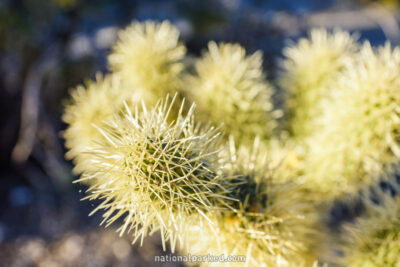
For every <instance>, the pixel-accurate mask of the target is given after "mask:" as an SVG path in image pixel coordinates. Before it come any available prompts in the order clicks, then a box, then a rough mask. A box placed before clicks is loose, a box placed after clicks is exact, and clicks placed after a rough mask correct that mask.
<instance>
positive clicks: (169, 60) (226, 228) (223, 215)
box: [63, 21, 400, 266]
mask: <svg viewBox="0 0 400 267" xmlns="http://www.w3.org/2000/svg"><path fill="white" fill-rule="evenodd" d="M185 53H186V49H185V46H184V45H183V44H182V43H181V42H180V40H179V32H178V30H177V29H176V28H175V27H174V26H172V25H171V24H170V23H169V22H162V23H155V22H151V21H147V22H144V23H139V22H134V23H133V24H132V25H131V26H129V27H127V29H125V30H122V31H120V33H119V39H118V41H117V43H116V44H115V45H114V47H113V49H112V52H111V54H110V56H109V57H108V59H109V65H110V73H109V74H106V75H105V76H104V77H101V76H98V77H97V79H96V81H90V82H87V83H86V85H85V86H78V87H77V88H76V89H75V90H73V91H72V92H71V98H72V100H71V101H70V102H68V103H67V105H66V108H65V113H64V117H63V119H64V121H65V122H66V123H67V124H68V128H67V129H66V131H65V133H64V137H65V139H66V147H67V148H68V149H69V151H68V152H67V155H66V156H67V158H69V159H72V160H73V162H74V163H75V166H76V167H75V170H76V172H77V173H79V174H81V176H80V179H78V180H77V182H82V183H85V184H87V185H88V186H89V188H88V190H87V193H88V195H87V196H86V197H85V199H90V200H95V199H97V200H100V203H99V204H98V206H97V207H96V208H95V209H94V211H93V213H94V212H97V211H99V210H103V211H104V214H103V217H104V220H103V223H104V224H106V225H107V226H108V225H110V224H118V223H122V225H121V226H120V228H119V229H118V231H119V232H120V234H121V235H122V234H124V233H125V232H130V233H132V235H133V241H136V240H140V242H141V243H143V242H144V241H143V239H144V237H146V236H148V235H151V234H153V233H154V232H157V231H158V232H160V234H161V240H162V244H163V248H164V250H165V249H166V244H167V243H168V242H169V245H170V249H171V250H172V251H174V250H175V247H177V249H178V251H181V252H183V253H190V254H192V255H196V254H197V255H207V254H213V255H220V254H225V255H242V256H246V263H243V262H231V263H226V264H227V266H312V265H314V266H317V265H318V264H319V263H318V262H320V263H321V264H323V263H324V262H325V258H324V256H323V255H322V253H321V254H319V253H320V252H321V251H322V249H321V248H319V247H318V246H321V245H320V244H319V242H321V240H322V239H323V237H327V238H329V234H326V235H325V234H324V233H321V229H325V228H324V226H323V225H322V224H323V219H321V217H323V216H325V215H324V214H320V213H319V212H320V209H318V207H319V206H320V204H321V203H324V202H327V201H332V200H334V199H335V198H336V197H338V196H341V195H342V194H344V193H355V192H357V191H359V190H360V189H361V188H364V187H366V186H368V185H370V184H374V183H378V182H379V181H380V180H379V179H380V177H397V176H396V175H397V173H398V172H397V171H396V170H397V168H396V164H397V162H398V158H399V156H400V149H399V147H398V146H399V144H398V143H399V136H398V135H399V131H400V127H399V125H400V124H399V123H400V118H399V112H400V108H399V104H398V103H399V100H400V92H399V89H400V80H399V77H400V67H399V66H400V51H399V50H398V48H394V49H392V48H391V47H390V45H389V44H387V45H386V46H384V47H380V48H378V49H376V50H375V49H373V48H372V47H371V46H370V45H369V43H365V44H364V45H360V44H359V43H358V42H357V39H356V37H355V36H354V35H351V34H349V33H347V32H344V31H339V30H336V31H334V32H333V33H329V32H327V31H326V30H323V29H318V30H312V31H311V33H310V38H309V39H305V38H303V39H300V41H299V43H298V44H295V45H292V46H290V47H288V48H286V49H285V50H284V56H285V59H284V60H283V62H282V66H283V69H282V72H281V73H280V77H279V79H278V85H276V86H274V85H272V83H270V82H269V81H267V80H266V75H265V73H264V72H263V69H262V54H261V52H255V53H254V54H250V55H247V54H246V51H245V49H244V48H243V47H242V46H240V45H239V44H229V43H220V44H217V43H215V42H210V43H209V45H208V51H207V52H205V53H204V54H203V55H202V56H201V57H200V58H194V59H191V60H186V59H187V58H186V55H185ZM279 87H282V88H283V89H284V90H285V94H284V95H285V101H284V102H285V105H284V108H283V110H279V109H277V108H276V107H277V106H279V105H276V103H274V100H275V99H274V97H273V96H274V95H275V89H274V88H279ZM171 97H172V100H170V99H171ZM185 101H187V102H189V103H187V104H185ZM279 124H283V125H284V126H282V127H280V126H279ZM377 177H378V178H377ZM392 180H393V178H392ZM392 180H391V181H392ZM393 181H394V180H393ZM397 182H398V181H397ZM393 188H395V187H393ZM381 195H382V196H381V198H380V199H381V202H379V203H375V202H373V201H372V202H371V201H370V200H371V198H372V197H371V195H368V194H364V204H365V206H366V208H365V211H366V214H364V217H363V218H360V219H359V220H358V221H356V222H355V223H354V224H353V225H352V226H351V227H348V228H349V229H350V230H349V233H350V234H348V236H347V239H346V241H345V242H344V244H345V245H343V246H342V247H340V248H339V250H341V251H343V252H344V256H343V257H341V256H337V257H336V258H334V259H329V260H328V261H332V262H333V264H344V266H382V264H384V263H390V264H392V265H390V266H396V264H398V263H397V261H396V260H395V259H394V257H393V255H395V253H397V251H398V248H397V245H396V243H395V242H397V241H398V230H397V228H395V227H392V226H394V225H395V224H396V223H397V222H398V218H397V217H398V214H397V213H398V208H397V206H398V204H397V202H398V201H397V200H396V198H397V196H395V194H392V195H390V196H388V195H387V194H384V193H382V194H381ZM393 197H394V198H393ZM396 201H397V202H396ZM385 227H386V228H385ZM346 229H347V228H346ZM387 229H389V230H387ZM386 230H387V231H386ZM346 231H347V230H346ZM358 231H360V233H361V234H358ZM327 242H328V243H329V241H327ZM360 242H361V243H362V244H361V243H360ZM364 243H365V244H364ZM365 248H368V249H365ZM331 249H333V248H331ZM353 252H354V253H353ZM368 253H371V255H373V256H375V257H376V260H367V259H369V258H370V256H369V255H370V254H368ZM214 264H216V265H218V264H217V263H215V262H214V263H211V262H203V263H202V264H201V266H214ZM367 264H369V265H367Z"/></svg>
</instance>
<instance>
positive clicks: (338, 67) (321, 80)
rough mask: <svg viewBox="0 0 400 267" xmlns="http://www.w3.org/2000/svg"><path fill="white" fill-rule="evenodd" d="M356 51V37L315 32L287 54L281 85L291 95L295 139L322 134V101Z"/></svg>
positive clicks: (290, 120) (290, 114)
mask: <svg viewBox="0 0 400 267" xmlns="http://www.w3.org/2000/svg"><path fill="white" fill-rule="evenodd" d="M356 51H357V42H356V39H355V37H354V36H351V35H350V34H349V33H347V32H344V31H339V30H337V31H335V32H333V33H328V32H327V30H325V29H314V30H312V31H311V32H310V38H302V39H300V40H299V42H298V43H297V44H296V45H294V46H290V47H287V48H285V49H284V50H283V54H284V56H285V59H284V61H283V62H282V67H283V72H282V74H281V77H280V84H281V86H282V87H283V89H284V90H285V93H286V95H287V97H286V109H287V125H286V126H287V128H288V130H289V132H290V133H291V135H292V136H293V137H294V138H296V139H298V140H302V139H303V138H305V137H307V136H309V135H310V134H311V133H313V132H315V131H318V130H319V129H318V127H317V126H316V124H315V118H317V117H318V116H319V114H320V112H321V110H320V107H319V105H320V103H319V101H320V100H321V98H323V97H325V96H326V94H327V93H328V90H327V89H328V88H327V86H328V85H329V84H330V83H331V82H332V81H334V78H336V76H337V75H338V73H340V72H341V71H342V70H343V67H344V65H345V63H346V61H348V60H351V59H352V58H353V56H354V54H355V52H356Z"/></svg>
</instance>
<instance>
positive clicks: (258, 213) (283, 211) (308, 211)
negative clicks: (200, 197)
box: [186, 144, 316, 266]
mask: <svg viewBox="0 0 400 267" xmlns="http://www.w3.org/2000/svg"><path fill="white" fill-rule="evenodd" d="M256 146H257V144H256ZM230 147H231V157H232V158H231V164H232V166H228V169H229V170H231V171H232V172H233V174H234V175H235V176H238V177H244V178H245V181H246V183H242V184H241V185H240V186H238V187H237V188H236V189H235V190H234V191H232V196H233V197H235V198H236V199H238V200H239V202H235V204H236V205H233V207H232V210H231V211H224V212H223V213H222V214H220V216H218V217H217V216H211V218H212V220H213V221H214V222H215V223H214V225H215V226H214V227H210V226H207V225H203V226H199V225H196V226H192V227H190V228H189V229H188V234H186V237H187V239H188V247H187V252H189V253H191V254H200V255H204V254H205V255H207V254H208V253H209V254H211V255H221V254H224V255H236V256H238V255H240V256H245V257H246V262H229V263H226V265H225V266H311V265H312V263H313V262H314V261H315V258H314V257H313V254H312V253H311V252H310V250H309V249H310V247H311V244H312V242H313V240H314V236H315V233H314V229H313V225H314V223H315V219H316V217H315V213H314V211H313V209H312V207H311V205H310V204H309V203H307V201H306V200H305V198H304V195H303V194H302V191H301V190H299V188H298V187H297V186H296V185H295V184H293V183H288V182H285V181H280V180H279V178H278V177H274V174H273V170H271V169H269V164H268V160H267V157H265V155H263V154H262V153H260V154H258V153H257V152H249V150H248V149H246V148H245V147H240V148H239V150H235V146H234V145H231V146H230ZM232 153H233V154H232ZM213 264H214V265H213ZM202 266H218V263H203V265H202Z"/></svg>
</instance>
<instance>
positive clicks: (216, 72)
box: [188, 42, 279, 144]
mask: <svg viewBox="0 0 400 267" xmlns="http://www.w3.org/2000/svg"><path fill="white" fill-rule="evenodd" d="M195 70H196V71H195V75H192V76H190V77H189V78H188V81H189V87H188V94H189V95H190V96H191V99H192V101H193V102H195V103H196V104H197V105H198V118H199V119H200V120H203V121H207V122H208V121H211V122H212V123H214V124H215V125H220V124H222V129H223V130H224V131H225V133H226V134H227V135H232V136H233V137H234V138H235V140H236V142H238V143H244V144H251V143H252V142H253V139H254V138H255V137H256V136H259V137H261V138H262V139H268V138H270V137H271V135H272V132H273V130H274V128H275V126H276V122H275V119H276V117H277V115H279V112H277V111H275V112H273V104H272V100H271V97H272V94H273V89H272V86H271V85H270V84H269V83H268V82H267V81H266V79H265V78H266V77H265V74H264V73H263V71H262V53H261V52H260V51H258V52H255V53H254V54H251V55H246V51H245V49H244V48H243V47H242V46H240V45H239V44H229V43H221V44H216V43H215V42H210V43H209V45H208V51H207V52H206V53H204V54H203V56H202V58H200V59H199V60H198V61H197V62H196V64H195Z"/></svg>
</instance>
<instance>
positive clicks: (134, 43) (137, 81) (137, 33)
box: [108, 21, 186, 105]
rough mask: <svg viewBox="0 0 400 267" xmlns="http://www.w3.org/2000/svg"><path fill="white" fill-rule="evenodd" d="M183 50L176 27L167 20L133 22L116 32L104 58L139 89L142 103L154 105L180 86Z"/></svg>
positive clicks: (123, 77)
mask: <svg viewBox="0 0 400 267" xmlns="http://www.w3.org/2000/svg"><path fill="white" fill-rule="evenodd" d="M185 53H186V48H185V46H184V45H183V44H181V43H180V42H179V31H178V29H177V28H175V27H174V26H172V25H171V24H170V23H169V22H168V21H164V22H162V23H155V22H152V21H147V22H144V23H139V22H134V23H132V25H130V26H129V27H127V28H126V29H124V30H122V31H120V32H119V40H118V41H117V43H116V44H115V46H114V47H113V51H112V53H111V55H110V56H109V58H108V60H109V63H110V67H111V70H112V71H113V72H115V73H119V74H120V75H121V77H122V79H123V80H124V82H126V83H127V84H128V86H129V87H131V88H134V89H135V90H136V91H140V92H141V94H142V97H143V99H144V100H145V101H146V103H148V104H152V105H154V104H155V103H156V102H157V101H158V99H160V98H163V97H165V96H166V95H167V94H168V93H169V94H172V95H174V94H175V92H176V91H177V90H178V89H179V87H180V86H181V84H180V83H181V77H180V75H181V72H182V70H183V68H184V66H183V63H182V59H183V58H184V56H185Z"/></svg>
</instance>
